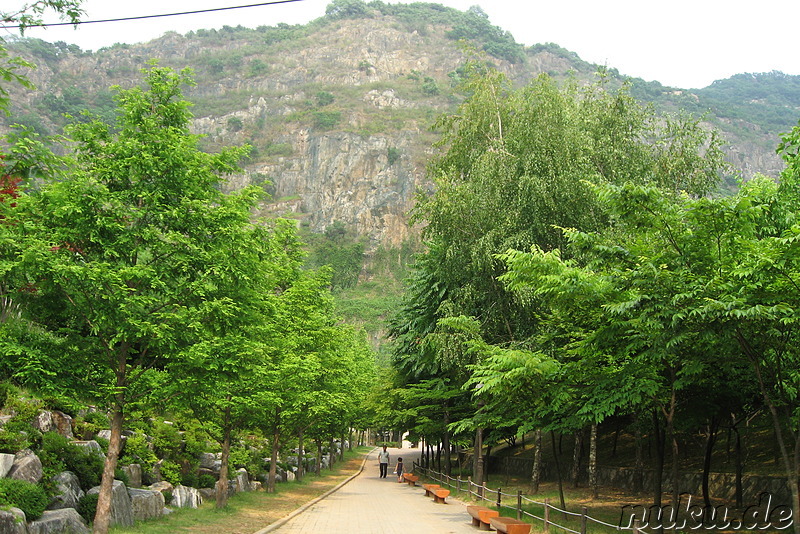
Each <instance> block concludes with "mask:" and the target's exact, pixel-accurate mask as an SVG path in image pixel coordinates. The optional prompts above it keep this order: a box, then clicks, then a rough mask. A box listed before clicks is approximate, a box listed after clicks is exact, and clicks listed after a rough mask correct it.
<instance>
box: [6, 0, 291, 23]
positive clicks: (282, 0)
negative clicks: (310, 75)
mask: <svg viewBox="0 0 800 534" xmlns="http://www.w3.org/2000/svg"><path fill="white" fill-rule="evenodd" d="M302 1H303V0H273V1H272V2H261V3H259V4H249V5H244V6H231V7H216V8H212V9H200V10H197V11H182V12H180V13H165V14H163V15H143V16H141V17H124V18H119V19H103V20H80V21H78V22H53V23H42V24H26V25H25V28H49V27H51V26H77V25H79V24H97V23H101V22H123V21H127V20H143V19H155V18H161V17H176V16H178V15H195V14H197V13H212V12H214V11H227V10H230V9H244V8H248V7H262V6H272V5H276V4H288V3H290V2H302ZM19 27H20V25H14V26H0V28H2V29H12V28H19Z"/></svg>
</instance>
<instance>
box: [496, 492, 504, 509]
mask: <svg viewBox="0 0 800 534" xmlns="http://www.w3.org/2000/svg"><path fill="white" fill-rule="evenodd" d="M502 493H503V488H497V507H498V508H500V499H501V497H500V495H502Z"/></svg>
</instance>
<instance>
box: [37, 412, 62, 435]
mask: <svg viewBox="0 0 800 534" xmlns="http://www.w3.org/2000/svg"><path fill="white" fill-rule="evenodd" d="M31 426H33V428H35V429H36V430H38V431H39V432H42V433H45V432H50V431H51V430H53V429H54V428H55V427H56V425H55V423H53V413H52V412H48V411H47V410H44V411H41V412H39V415H37V416H36V418H35V419H34V420H33V421H31Z"/></svg>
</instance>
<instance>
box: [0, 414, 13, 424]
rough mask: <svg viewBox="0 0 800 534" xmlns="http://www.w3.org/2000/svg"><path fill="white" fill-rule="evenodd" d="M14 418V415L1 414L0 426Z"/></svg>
mask: <svg viewBox="0 0 800 534" xmlns="http://www.w3.org/2000/svg"><path fill="white" fill-rule="evenodd" d="M13 418H14V416H13V415H0V426H5V424H6V423H8V422H9V421H11V420H12V419H13Z"/></svg>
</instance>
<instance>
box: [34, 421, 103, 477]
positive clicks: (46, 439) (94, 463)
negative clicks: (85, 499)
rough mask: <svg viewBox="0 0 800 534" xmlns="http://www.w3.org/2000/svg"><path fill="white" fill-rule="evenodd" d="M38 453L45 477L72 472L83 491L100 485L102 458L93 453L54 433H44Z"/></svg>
mask: <svg viewBox="0 0 800 534" xmlns="http://www.w3.org/2000/svg"><path fill="white" fill-rule="evenodd" d="M38 453H39V458H40V459H41V460H42V466H43V468H44V471H45V473H46V475H48V476H53V475H56V474H58V473H60V472H61V471H72V472H73V473H75V475H76V476H77V477H78V481H79V482H80V485H81V488H82V489H83V490H88V489H89V488H92V487H94V486H97V485H98V484H100V479H101V477H102V476H103V464H104V460H103V458H102V457H101V456H99V455H98V454H97V453H95V452H92V451H90V450H88V449H84V448H83V447H79V446H78V445H73V444H72V443H70V442H69V441H68V440H67V438H65V437H64V436H62V435H60V434H58V433H56V432H47V433H45V434H44V435H43V436H42V446H41V448H40V449H39V451H38Z"/></svg>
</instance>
